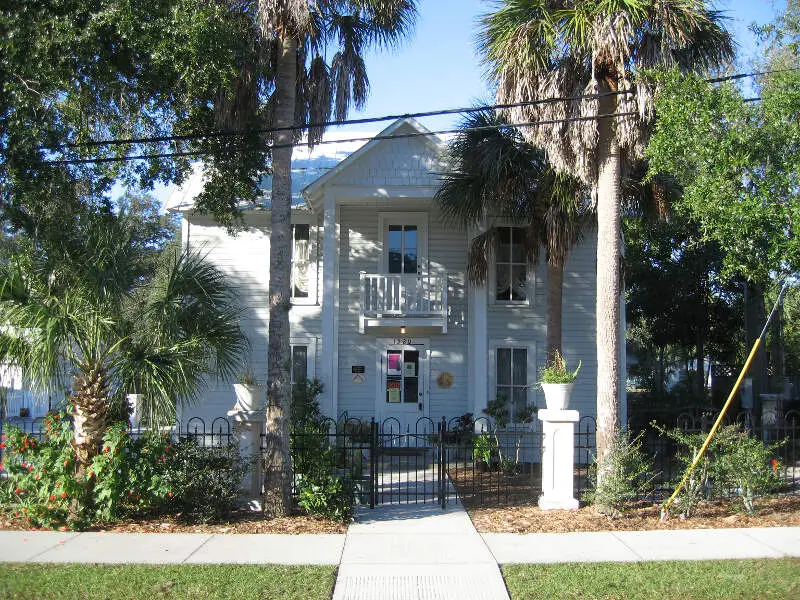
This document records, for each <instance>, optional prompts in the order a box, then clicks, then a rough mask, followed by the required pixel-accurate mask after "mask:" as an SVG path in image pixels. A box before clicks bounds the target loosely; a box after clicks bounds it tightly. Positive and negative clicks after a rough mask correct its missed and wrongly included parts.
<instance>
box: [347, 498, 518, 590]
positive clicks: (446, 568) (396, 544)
mask: <svg viewBox="0 0 800 600" xmlns="http://www.w3.org/2000/svg"><path fill="white" fill-rule="evenodd" d="M451 599H452V600H508V592H507V591H506V587H505V583H504V582H503V576H502V575H501V573H500V568H499V567H498V565H497V561H496V560H495V558H494V556H492V553H491V552H490V551H489V549H488V548H487V546H486V543H485V542H484V541H483V539H482V538H481V536H480V535H479V534H478V532H477V531H475V528H474V527H473V525H472V521H470V519H469V516H468V515H467V513H466V511H464V509H463V508H462V506H461V504H453V503H451V504H450V505H448V508H447V510H446V511H442V510H441V509H440V508H439V507H438V506H436V505H431V504H427V505H423V504H417V505H414V504H410V505H390V506H382V507H380V508H376V509H374V510H368V509H366V510H362V511H360V512H359V514H358V517H357V520H356V522H355V523H353V524H352V525H350V527H349V529H348V530H347V540H346V541H345V545H344V552H343V553H342V561H341V563H340V565H339V573H338V576H337V579H336V587H335V588H334V592H333V600H451Z"/></svg>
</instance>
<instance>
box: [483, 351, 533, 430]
mask: <svg viewBox="0 0 800 600" xmlns="http://www.w3.org/2000/svg"><path fill="white" fill-rule="evenodd" d="M502 348H509V349H524V350H527V352H528V360H527V361H526V362H527V374H526V375H527V379H528V383H527V385H528V387H527V390H526V394H525V399H526V401H527V403H528V406H535V404H536V390H535V384H536V380H537V371H536V342H531V341H522V340H519V339H516V338H504V339H492V340H490V341H489V373H488V375H489V377H488V380H489V390H488V391H489V394H488V395H487V396H486V397H487V402H488V401H489V400H495V399H496V397H497V350H498V349H502ZM512 424H517V423H515V422H512Z"/></svg>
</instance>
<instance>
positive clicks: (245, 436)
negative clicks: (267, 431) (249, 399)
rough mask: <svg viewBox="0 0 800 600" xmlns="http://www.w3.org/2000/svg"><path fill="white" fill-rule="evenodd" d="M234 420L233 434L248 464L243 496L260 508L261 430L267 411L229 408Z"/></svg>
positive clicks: (243, 481) (243, 479) (245, 499)
mask: <svg viewBox="0 0 800 600" xmlns="http://www.w3.org/2000/svg"><path fill="white" fill-rule="evenodd" d="M228 417H230V418H231V419H232V420H233V435H234V437H235V439H236V442H237V443H238V444H239V454H240V455H241V457H242V459H243V460H244V461H245V463H246V464H247V471H246V472H245V474H244V477H242V497H243V500H244V501H245V502H246V503H247V505H248V506H250V508H252V509H254V510H259V509H260V505H261V485H262V483H263V482H264V473H263V472H262V469H261V431H262V430H263V429H264V420H265V418H266V413H265V412H264V411H263V410H254V411H243V410H229V411H228Z"/></svg>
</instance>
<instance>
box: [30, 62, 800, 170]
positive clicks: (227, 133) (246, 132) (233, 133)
mask: <svg viewBox="0 0 800 600" xmlns="http://www.w3.org/2000/svg"><path fill="white" fill-rule="evenodd" d="M798 70H800V68H791V69H775V70H772V71H757V72H753V73H736V74H733V75H726V76H724V77H716V78H713V79H706V81H707V82H709V83H721V82H724V81H732V80H737V79H744V78H747V77H758V76H761V75H771V74H775V73H785V72H792V71H798ZM632 93H633V90H620V91H615V92H604V93H602V94H580V95H577V96H565V97H558V98H542V99H540V100H529V101H526V102H513V103H507V104H485V105H482V106H469V107H461V108H447V109H441V110H431V111H423V112H416V113H402V114H395V115H383V116H380V117H365V118H361V119H343V120H338V121H325V122H321V123H309V124H307V125H293V126H289V127H266V128H259V129H229V130H218V131H208V132H204V133H187V134H182V135H164V136H151V137H138V138H121V139H108V140H90V141H87V142H68V143H64V144H57V145H53V146H42V147H40V150H59V149H63V148H88V147H97V146H118V145H132V144H148V143H159V142H177V141H188V140H195V139H210V138H220V137H237V136H255V135H266V134H271V133H278V132H283V131H305V130H307V129H313V128H320V127H322V128H325V127H339V126H343V125H363V124H366V123H380V122H383V121H396V120H397V119H408V118H422V117H436V116H443V115H452V114H470V113H475V112H480V111H483V110H505V109H509V108H520V107H524V106H537V105H542V104H553V103H557V102H572V101H575V100H590V99H599V98H604V97H608V96H621V95H627V94H632ZM749 101H752V99H751V100H749ZM276 147H277V146H276ZM173 154H174V155H176V156H178V155H181V154H179V153H172V154H170V155H173ZM183 155H186V154H183Z"/></svg>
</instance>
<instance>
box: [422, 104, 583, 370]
mask: <svg viewBox="0 0 800 600" xmlns="http://www.w3.org/2000/svg"><path fill="white" fill-rule="evenodd" d="M506 125H507V123H506V122H505V121H504V120H503V119H502V117H501V116H500V115H498V114H496V113H493V112H488V111H481V112H475V113H471V114H470V115H469V116H468V117H466V118H465V119H464V121H463V123H462V131H461V132H460V133H459V134H458V135H457V136H456V137H455V138H454V139H453V140H452V141H451V142H450V144H449V146H448V154H449V161H448V162H449V166H448V170H447V171H446V172H445V173H444V174H443V175H442V177H441V179H442V183H441V187H440V188H439V190H438V191H437V192H436V195H435V196H434V201H435V202H436V203H437V204H438V205H439V208H440V209H441V211H442V214H443V215H444V216H445V218H446V219H448V220H449V221H451V222H453V223H455V224H457V225H460V226H463V227H474V228H476V229H479V228H483V227H484V225H485V224H486V222H487V221H488V227H486V230H485V231H484V232H483V233H481V234H479V235H477V236H476V237H475V238H474V239H473V240H472V242H471V245H470V250H469V256H468V263H467V271H468V273H469V277H470V279H471V280H472V281H474V282H477V283H485V282H486V280H487V279H488V274H489V264H490V261H489V259H490V257H491V256H492V253H493V248H494V246H495V244H496V239H497V234H498V228H497V227H496V226H495V225H494V222H495V221H496V220H500V221H501V222H503V223H505V224H508V223H511V224H515V225H519V226H524V227H525V237H524V238H523V241H524V244H523V245H524V249H525V254H526V256H527V258H528V261H529V262H530V263H531V264H536V263H538V260H539V252H540V247H542V246H543V247H544V249H545V253H546V258H547V342H546V344H547V352H548V359H549V358H550V357H552V355H553V353H554V352H555V351H558V353H559V354H560V353H561V312H562V310H561V308H562V306H561V305H562V289H563V281H564V265H565V263H566V261H567V257H568V255H569V252H570V250H571V249H572V247H573V246H574V245H575V244H576V243H577V242H578V240H579V239H580V237H581V235H582V233H583V229H584V228H585V226H586V225H588V223H589V215H588V211H587V208H588V207H587V204H588V196H589V194H588V190H587V189H586V188H585V186H583V185H581V183H580V182H579V181H577V180H575V179H573V178H570V177H569V176H566V175H558V174H556V173H555V172H554V171H553V170H552V169H551V168H550V166H549V165H548V164H547V160H546V158H545V155H544V152H543V151H541V150H539V149H537V148H535V147H533V146H531V145H530V144H528V143H527V142H526V141H525V140H524V138H523V137H522V135H521V134H520V133H519V131H518V130H517V129H515V128H512V127H507V126H506Z"/></svg>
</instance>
